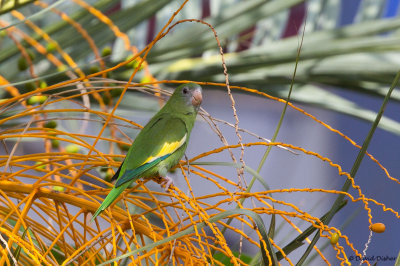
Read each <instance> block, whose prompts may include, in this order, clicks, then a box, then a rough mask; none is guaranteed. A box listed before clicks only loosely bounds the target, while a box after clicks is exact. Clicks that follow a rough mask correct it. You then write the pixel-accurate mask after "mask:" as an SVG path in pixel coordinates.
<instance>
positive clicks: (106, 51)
mask: <svg viewBox="0 0 400 266" xmlns="http://www.w3.org/2000/svg"><path fill="white" fill-rule="evenodd" d="M111 52H112V49H111V47H110V46H106V47H104V48H103V51H101V56H102V57H106V56H109V55H110V54H111Z"/></svg>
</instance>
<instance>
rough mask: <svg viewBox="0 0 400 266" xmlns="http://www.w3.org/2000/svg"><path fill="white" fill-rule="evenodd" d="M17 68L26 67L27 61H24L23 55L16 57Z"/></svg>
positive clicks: (22, 69)
mask: <svg viewBox="0 0 400 266" xmlns="http://www.w3.org/2000/svg"><path fill="white" fill-rule="evenodd" d="M18 69H19V70H21V71H24V70H26V69H28V62H26V59H25V57H23V56H21V57H20V58H19V59H18Z"/></svg>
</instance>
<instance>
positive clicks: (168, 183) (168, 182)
mask: <svg viewBox="0 0 400 266" xmlns="http://www.w3.org/2000/svg"><path fill="white" fill-rule="evenodd" d="M173 184H174V180H173V179H172V178H171V177H169V176H166V177H164V178H163V181H162V182H161V186H164V185H165V187H164V190H165V192H168V189H169V187H170V186H171V185H173Z"/></svg>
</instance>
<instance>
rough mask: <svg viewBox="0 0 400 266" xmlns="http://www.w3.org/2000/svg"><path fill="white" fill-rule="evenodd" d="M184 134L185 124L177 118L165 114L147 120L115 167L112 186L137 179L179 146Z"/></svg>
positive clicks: (182, 141)
mask: <svg viewBox="0 0 400 266" xmlns="http://www.w3.org/2000/svg"><path fill="white" fill-rule="evenodd" d="M187 137H188V134H187V129H186V125H185V123H184V121H182V120H181V119H180V118H176V117H170V116H167V115H164V116H160V117H159V118H157V119H154V120H152V121H150V122H149V124H147V125H146V126H145V127H144V128H143V129H142V131H141V132H140V133H139V135H138V136H137V137H136V139H135V141H134V142H133V144H132V146H131V148H130V150H129V152H128V155H127V156H126V158H125V160H124V162H123V163H122V164H121V168H120V169H118V171H117V173H118V172H119V177H118V178H117V182H116V184H115V187H119V186H121V185H122V184H124V183H126V182H129V181H133V180H135V179H137V178H140V176H141V175H142V174H143V173H144V172H145V171H147V170H149V169H150V168H152V167H153V166H155V165H157V164H158V163H160V162H161V161H163V160H165V159H166V158H168V157H169V156H170V155H171V154H173V153H174V152H175V151H176V150H178V149H179V148H180V147H182V146H183V145H184V144H185V143H186V139H187Z"/></svg>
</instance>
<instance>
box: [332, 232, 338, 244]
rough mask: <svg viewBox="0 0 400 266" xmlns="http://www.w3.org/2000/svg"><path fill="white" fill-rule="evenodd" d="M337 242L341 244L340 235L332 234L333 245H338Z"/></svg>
mask: <svg viewBox="0 0 400 266" xmlns="http://www.w3.org/2000/svg"><path fill="white" fill-rule="evenodd" d="M337 242H339V234H338V233H333V234H331V244H332V245H336V243H337Z"/></svg>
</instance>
